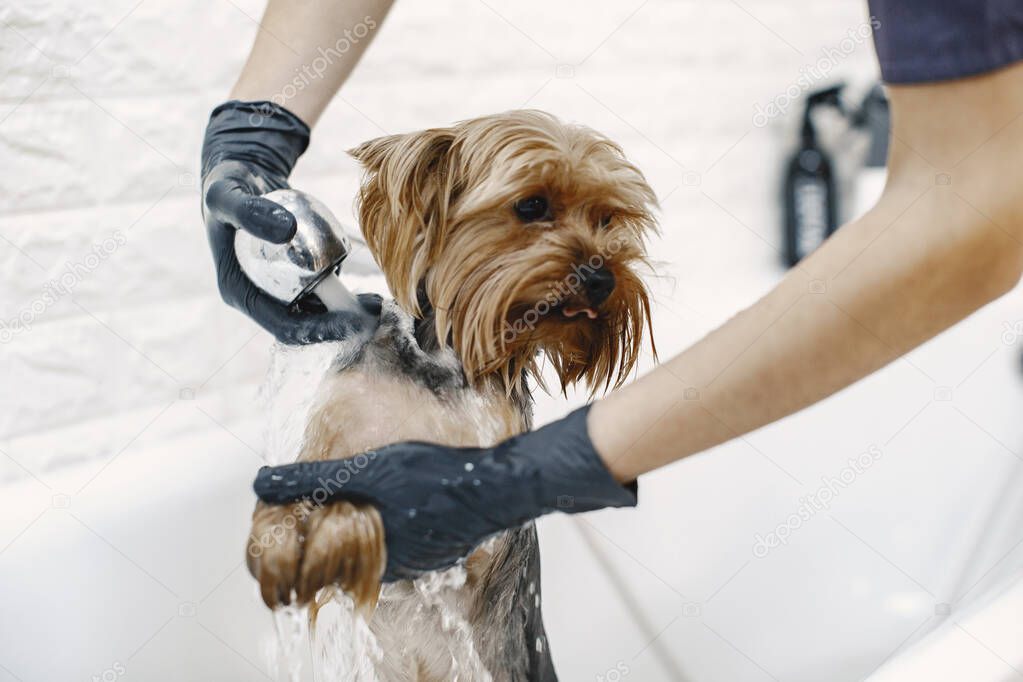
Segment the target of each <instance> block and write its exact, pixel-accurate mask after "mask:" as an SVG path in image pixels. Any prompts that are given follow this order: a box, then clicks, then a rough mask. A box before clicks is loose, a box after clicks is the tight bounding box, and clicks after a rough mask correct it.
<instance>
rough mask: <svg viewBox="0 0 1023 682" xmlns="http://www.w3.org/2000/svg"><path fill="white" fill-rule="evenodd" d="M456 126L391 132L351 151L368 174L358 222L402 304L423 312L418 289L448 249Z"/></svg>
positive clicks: (454, 165) (454, 172)
mask: <svg viewBox="0 0 1023 682" xmlns="http://www.w3.org/2000/svg"><path fill="white" fill-rule="evenodd" d="M453 142H454V133H453V131H452V130H451V129H447V128H436V129H430V130H424V131H422V132H416V133H408V134H406V135H388V136H386V137H380V138H377V139H375V140H370V141H369V142H365V143H363V144H361V145H360V146H358V147H356V148H355V149H352V150H350V151H349V153H350V154H351V155H352V156H353V157H355V158H356V159H357V160H358V161H359V162H360V163H361V164H362V166H363V169H364V171H365V175H364V176H363V180H362V187H361V189H360V190H359V198H358V202H357V206H358V213H359V222H360V223H361V227H362V233H363V235H365V237H366V243H367V244H368V245H369V248H370V250H371V251H372V253H373V257H374V258H375V259H376V261H377V264H378V265H380V268H381V269H382V270H383V271H384V275H385V277H386V278H387V285H388V286H389V287H390V289H391V293H392V294H394V298H395V299H396V300H397V302H398V304H399V305H400V306H402V307H403V308H404V309H405V310H408V311H410V312H411V313H412V314H414V315H419V314H421V310H420V307H419V302H418V300H417V296H416V290H417V287H418V286H419V282H420V281H421V280H422V279H423V277H424V276H425V275H426V272H427V271H428V270H429V269H430V266H431V265H432V264H433V262H434V260H435V259H436V257H437V256H438V255H439V254H440V253H441V252H442V250H443V242H444V238H445V234H446V231H447V226H448V219H449V207H450V205H451V201H452V199H453V198H454V194H455V191H456V185H457V178H456V169H457V166H456V164H455V161H454V159H453V152H452V144H453Z"/></svg>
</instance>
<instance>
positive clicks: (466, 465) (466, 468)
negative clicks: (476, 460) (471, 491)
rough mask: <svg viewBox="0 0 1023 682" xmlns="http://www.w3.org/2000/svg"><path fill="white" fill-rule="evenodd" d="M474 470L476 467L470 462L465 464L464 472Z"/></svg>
mask: <svg viewBox="0 0 1023 682" xmlns="http://www.w3.org/2000/svg"><path fill="white" fill-rule="evenodd" d="M475 468H476V467H475V466H473V463H472V462H466V463H465V470H466V471H472V470H473V469H475Z"/></svg>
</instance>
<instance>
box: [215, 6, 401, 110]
mask: <svg viewBox="0 0 1023 682" xmlns="http://www.w3.org/2000/svg"><path fill="white" fill-rule="evenodd" d="M393 2H394V0H345V1H343V2H338V1H337V0H304V1H303V2H294V1H293V0H270V2H269V3H268V4H267V7H266V12H265V13H264V14H263V19H262V21H261V22H260V30H259V33H258V34H257V35H256V42H255V43H254V44H253V46H252V52H251V53H250V54H249V59H248V61H247V62H246V63H245V68H244V69H242V73H241V76H239V78H238V82H237V83H236V84H235V86H234V89H233V90H232V91H231V98H232V99H240V100H270V101H272V102H274V103H276V104H279V105H281V106H283V107H285V108H287V109H289V110H290V111H291V112H293V113H294V114H295V115H296V116H298V117H299V118H300V119H302V120H303V121H304V122H305V123H306V124H308V125H309V126H310V127H311V126H313V125H315V123H316V121H317V120H318V119H319V117H320V114H322V113H323V110H324V109H326V108H327V105H328V104H329V103H330V100H331V99H332V98H333V97H334V95H335V94H336V93H337V91H338V88H340V87H341V85H342V84H343V83H344V82H345V80H346V79H347V78H348V75H349V74H350V73H351V72H352V69H354V68H355V65H356V64H357V63H358V62H359V58H360V57H362V53H363V52H364V51H365V50H366V48H367V47H368V46H369V43H370V41H372V40H373V37H374V36H375V35H376V33H377V31H378V30H379V29H380V25H381V24H382V23H383V20H384V17H385V16H387V12H388V10H390V8H391V4H392V3H393Z"/></svg>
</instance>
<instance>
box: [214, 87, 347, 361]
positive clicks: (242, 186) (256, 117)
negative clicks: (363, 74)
mask: <svg viewBox="0 0 1023 682" xmlns="http://www.w3.org/2000/svg"><path fill="white" fill-rule="evenodd" d="M308 145H309V127H308V126H307V125H306V124H305V123H303V122H302V121H301V120H300V119H299V118H298V117H297V116H295V115H294V114H293V113H291V112H290V111H288V110H287V109H284V108H283V107H279V106H277V105H276V104H273V103H272V102H239V101H231V102H225V103H224V104H221V105H220V106H219V107H217V108H216V109H214V110H213V113H212V114H211V115H210V122H209V124H208V126H207V127H206V138H205V140H204V141H203V146H202V196H203V203H202V213H203V219H204V220H205V221H206V232H207V235H208V237H209V240H210V249H212V251H213V261H214V264H215V265H216V269H217V286H218V288H219V289H220V295H221V297H222V298H223V299H224V302H226V303H227V304H228V305H230V306H232V307H234V308H237V309H238V310H240V311H242V312H243V313H245V314H246V315H248V316H249V317H251V318H252V319H253V320H255V321H256V323H257V324H259V326H261V327H262V328H263V329H265V330H267V331H268V332H270V333H271V334H273V335H274V336H275V337H276V338H277V340H278V341H280V342H282V343H288V344H305V343H315V342H318V341H329V340H337V339H342V338H345V337H347V336H349V335H350V334H352V333H355V332H358V331H359V330H361V329H362V327H363V326H365V324H366V323H367V319H366V318H365V317H360V316H359V315H357V314H353V313H350V312H322V310H321V311H320V312H311V311H310V310H309V309H306V310H298V309H292V308H289V307H288V306H287V305H285V304H284V303H281V302H280V301H278V300H277V299H275V298H274V297H272V296H270V295H269V294H267V293H265V292H264V291H262V290H260V289H259V288H257V287H256V286H255V285H254V284H253V283H252V282H251V281H249V278H248V277H246V276H245V273H244V272H242V269H241V267H240V266H239V265H238V259H237V257H236V256H235V253H234V236H235V231H236V230H246V231H247V232H250V233H252V234H253V235H254V236H256V237H258V238H259V239H265V240H267V241H271V242H275V243H278V244H281V243H284V242H286V241H288V240H289V239H291V238H292V237H293V236H294V234H295V216H293V215H292V214H291V212H290V211H288V210H287V209H285V208H284V207H282V206H280V205H279V204H276V203H274V202H272V201H270V200H269V199H263V198H262V197H260V196H259V195H260V194H265V193H266V192H270V191H272V190H275V189H282V188H285V187H288V176H289V175H290V174H291V170H292V169H293V168H294V166H295V162H296V161H297V160H298V157H299V156H301V155H302V152H304V151H305V149H306V147H307V146H308Z"/></svg>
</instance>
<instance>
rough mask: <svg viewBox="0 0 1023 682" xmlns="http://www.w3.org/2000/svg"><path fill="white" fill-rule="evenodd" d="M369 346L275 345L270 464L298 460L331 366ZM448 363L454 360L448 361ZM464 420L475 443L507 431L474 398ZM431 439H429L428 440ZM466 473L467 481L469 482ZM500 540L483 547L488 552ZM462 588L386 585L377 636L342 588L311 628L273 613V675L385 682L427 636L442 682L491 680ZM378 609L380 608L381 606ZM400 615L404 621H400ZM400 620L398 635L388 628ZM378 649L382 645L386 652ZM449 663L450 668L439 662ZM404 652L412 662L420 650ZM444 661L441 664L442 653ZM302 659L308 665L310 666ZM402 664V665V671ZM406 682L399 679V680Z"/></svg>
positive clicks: (460, 575) (265, 402)
mask: <svg viewBox="0 0 1023 682" xmlns="http://www.w3.org/2000/svg"><path fill="white" fill-rule="evenodd" d="M363 343H365V339H352V340H348V341H343V342H327V343H318V344H312V345H309V346H300V347H294V346H283V345H280V344H275V345H274V346H273V349H272V351H271V360H270V365H269V368H268V371H267V375H266V380H265V381H264V383H263V386H262V387H261V390H260V403H261V407H262V408H263V410H264V413H265V415H266V418H265V419H264V424H265V432H264V439H263V443H264V452H263V455H264V459H265V460H266V461H267V463H269V464H283V463H287V462H292V461H294V459H295V456H296V453H298V452H299V451H300V449H301V446H302V440H303V438H304V434H305V428H306V424H307V422H308V420H309V415H310V412H311V410H312V408H313V404H314V402H315V400H316V398H317V393H318V391H317V390H316V389H317V387H318V386H319V384H320V382H321V380H322V379H323V377H324V376H325V375H326V374H327V373H328V372H329V371H331V367H332V366H334V365H340V366H345V365H346V364H348V362H349V361H350V360H351V359H353V358H354V357H355V356H356V354H357V353H358V352H359V350H360V347H361V345H362V344H363ZM452 362H457V360H455V359H454V358H452ZM463 399H464V403H463V404H462V405H461V409H459V413H460V414H461V415H464V418H465V419H466V420H468V422H469V423H470V424H472V426H473V428H474V431H475V432H476V433H477V434H478V436H479V442H480V443H481V444H484V443H494V442H497V441H498V440H500V438H501V436H502V433H501V429H502V424H501V422H500V420H499V419H497V418H496V417H495V414H496V413H497V412H498V410H497V409H496V408H495V405H493V404H491V402H490V401H492V400H493V399H487V398H483V397H481V396H478V395H472V394H468V395H466V396H464V398H463ZM424 437H428V434H424ZM472 475H473V474H472V467H471V466H467V467H466V476H472ZM493 542H494V539H491V540H490V541H488V543H485V545H484V547H487V546H489V545H491V543H493ZM465 582H466V571H465V568H464V567H461V566H457V567H454V568H451V569H448V570H446V571H440V572H435V573H430V574H427V575H425V576H423V577H421V578H419V579H417V580H415V581H413V582H412V583H411V588H410V585H409V583H404V584H397V585H385V586H384V588H383V590H382V593H381V597H380V604H381V607H385V608H387V609H389V610H390V611H391V612H390V613H389V614H388V616H387V621H389V622H388V623H384V624H380V629H379V630H378V632H379V634H380V637H381V638H383V640H378V637H377V636H376V635H375V634H374V629H376V626H374V628H371V626H370V624H369V623H367V622H366V620H365V619H364V618H363V616H362V615H361V614H360V613H359V612H357V611H356V610H355V608H354V604H353V602H352V600H351V599H350V598H349V597H348V596H347V595H344V594H342V593H341V592H340V590H336V591H335V593H334V595H333V597H332V598H331V599H329V600H328V601H327V603H326V604H325V605H324V606H322V607H321V608H320V610H319V612H318V614H317V617H316V624H315V627H313V628H310V625H309V612H308V609H305V608H297V607H282V608H279V609H277V610H276V611H275V612H274V625H275V632H276V642H273V643H271V649H272V651H271V652H270V655H269V659H270V671H271V674H273V675H274V676H275V679H277V680H279V681H280V682H302V681H303V680H307V679H313V680H317V681H318V682H335V681H336V682H340V681H342V680H343V681H345V682H387V680H389V679H391V674H390V673H391V671H392V670H394V671H396V670H397V668H393V665H394V661H384V653H383V651H384V649H386V650H387V651H388V658H390V657H391V655H392V648H393V649H394V651H393V655H395V656H398V657H402V656H403V653H399V651H401V652H405V646H404V645H405V640H404V639H403V638H407V639H408V640H413V639H418V640H423V639H424V638H423V637H421V636H420V635H423V633H427V635H428V636H427V637H426V638H425V639H428V640H429V642H430V644H429V645H427V646H428V650H429V653H430V654H432V657H433V659H434V662H436V663H438V665H441V666H442V667H443V666H444V665H448V674H447V675H445V677H444V679H448V680H452V681H457V682H491V681H492V679H493V678H492V675H491V673H490V672H489V671H488V670H487V669H486V667H485V666H484V664H483V662H482V660H481V658H480V654H479V652H478V651H477V649H476V645H475V642H474V639H473V628H472V626H471V625H470V623H469V622H468V620H467V619H466V614H467V612H468V609H469V607H470V604H469V603H468V601H467V600H466V594H465V593H464V591H463V590H462V588H464V586H465ZM378 608H380V607H378ZM396 614H400V616H399V615H396ZM394 621H396V622H398V623H399V624H400V626H401V629H400V630H393V629H392V630H388V628H390V627H392V626H393V625H394ZM381 641H383V642H384V644H383V645H381ZM445 648H446V649H447V653H448V654H449V655H450V658H449V659H448V661H444V660H438V659H437V657H436V654H437V653H438V651H439V652H444V651H445ZM408 653H410V654H413V655H414V647H413V650H412V651H409V652H408ZM440 658H441V659H443V658H444V656H443V653H442V654H441V657H440ZM306 661H309V662H310V664H309V665H306ZM399 665H400V663H399ZM397 676H398V677H399V678H400V679H404V676H403V675H400V674H399V675H397Z"/></svg>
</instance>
